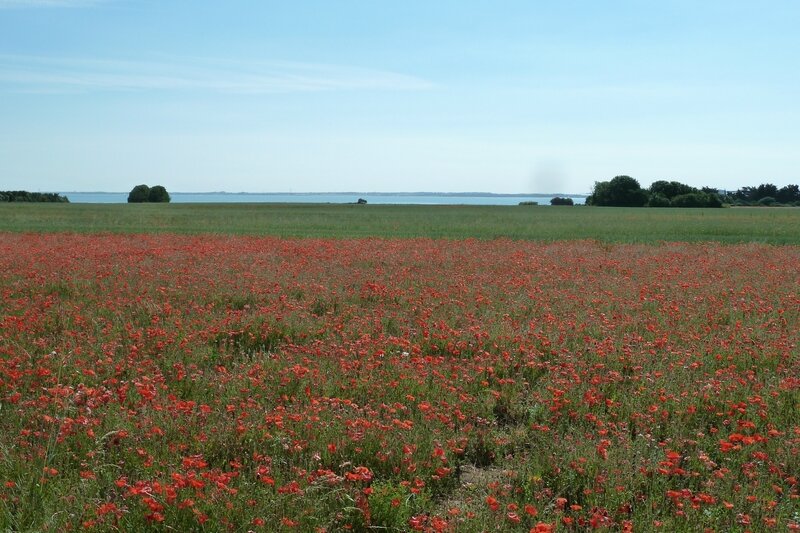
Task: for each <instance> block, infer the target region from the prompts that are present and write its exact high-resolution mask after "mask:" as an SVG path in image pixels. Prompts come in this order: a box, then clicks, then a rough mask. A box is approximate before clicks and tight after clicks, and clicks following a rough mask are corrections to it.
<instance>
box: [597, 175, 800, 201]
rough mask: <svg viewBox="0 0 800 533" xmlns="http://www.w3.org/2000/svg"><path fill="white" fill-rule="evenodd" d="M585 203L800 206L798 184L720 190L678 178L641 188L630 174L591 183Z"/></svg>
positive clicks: (656, 182) (768, 184) (769, 184)
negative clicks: (697, 185)
mask: <svg viewBox="0 0 800 533" xmlns="http://www.w3.org/2000/svg"><path fill="white" fill-rule="evenodd" d="M586 205H597V206H615V207H722V206H723V205H736V206H746V205H758V206H779V205H786V206H800V187H798V186H797V185H787V186H785V187H781V188H780V189H779V188H778V187H777V186H776V185H773V184H771V183H765V184H761V185H759V186H758V187H742V188H741V189H739V190H737V191H733V192H730V191H723V190H719V189H716V188H713V187H701V188H697V187H692V186H691V185H686V184H685V183H680V182H678V181H666V180H659V181H654V182H653V183H652V184H651V185H650V187H648V188H646V189H645V188H642V186H641V185H639V182H638V181H637V180H636V179H634V178H632V177H630V176H616V177H615V178H613V179H611V180H609V181H598V182H596V183H595V184H594V190H593V191H592V194H591V195H590V196H588V197H587V198H586Z"/></svg>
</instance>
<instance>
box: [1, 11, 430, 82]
mask: <svg viewBox="0 0 800 533" xmlns="http://www.w3.org/2000/svg"><path fill="white" fill-rule="evenodd" d="M0 1H2V0H0ZM431 86H432V84H431V83H430V82H428V81H426V80H423V79H421V78H417V77H415V76H410V75H405V74H399V73H395V72H389V71H383V70H373V69H366V68H358V67H351V66H342V65H319V64H313V63H293V62H260V61H251V62H245V61H227V60H213V59H198V58H183V59H171V60H168V61H127V60H102V59H86V58H49V57H37V56H14V55H0V90H3V91H6V92H7V91H13V92H28V93H59V92H62V93H71V92H98V91H187V90H188V91H206V92H215V93H240V94H261V93H286V92H312V91H337V90H339V91H341V90H420V89H427V88H430V87H431Z"/></svg>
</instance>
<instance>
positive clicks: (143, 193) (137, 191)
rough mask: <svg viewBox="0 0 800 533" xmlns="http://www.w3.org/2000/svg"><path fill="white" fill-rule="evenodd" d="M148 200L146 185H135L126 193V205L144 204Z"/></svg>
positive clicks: (148, 193)
mask: <svg viewBox="0 0 800 533" xmlns="http://www.w3.org/2000/svg"><path fill="white" fill-rule="evenodd" d="M149 199H150V187H148V186H147V185H144V184H142V185H137V186H136V187H134V188H133V189H131V192H130V193H128V203H129V204H141V203H144V202H147V201H149Z"/></svg>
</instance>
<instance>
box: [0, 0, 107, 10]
mask: <svg viewBox="0 0 800 533" xmlns="http://www.w3.org/2000/svg"><path fill="white" fill-rule="evenodd" d="M103 2H104V0H0V9H25V8H34V7H87V6H94V5H97V4H101V3H103Z"/></svg>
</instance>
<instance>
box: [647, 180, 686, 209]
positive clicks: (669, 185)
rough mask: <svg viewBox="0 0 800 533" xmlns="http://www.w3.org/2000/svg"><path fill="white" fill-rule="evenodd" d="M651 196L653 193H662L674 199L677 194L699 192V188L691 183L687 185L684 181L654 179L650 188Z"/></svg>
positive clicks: (669, 198)
mask: <svg viewBox="0 0 800 533" xmlns="http://www.w3.org/2000/svg"><path fill="white" fill-rule="evenodd" d="M649 192H650V196H651V197H652V196H653V195H657V194H658V195H661V196H664V197H665V198H667V199H668V200H672V199H673V198H675V197H676V196H680V195H682V194H689V193H693V192H697V189H695V188H694V187H692V186H690V185H686V184H684V183H680V182H677V181H665V180H660V181H654V182H653V183H652V184H651V185H650V188H649ZM658 207H665V206H658Z"/></svg>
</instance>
